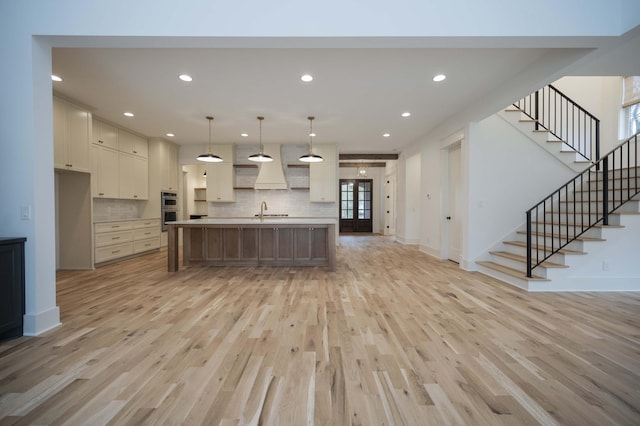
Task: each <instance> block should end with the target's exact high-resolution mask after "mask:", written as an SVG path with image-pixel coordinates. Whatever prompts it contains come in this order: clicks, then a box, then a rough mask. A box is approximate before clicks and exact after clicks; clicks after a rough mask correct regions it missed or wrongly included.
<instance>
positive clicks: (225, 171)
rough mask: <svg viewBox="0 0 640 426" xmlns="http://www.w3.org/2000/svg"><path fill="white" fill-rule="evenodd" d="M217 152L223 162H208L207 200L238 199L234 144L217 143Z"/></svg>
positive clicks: (224, 200)
mask: <svg viewBox="0 0 640 426" xmlns="http://www.w3.org/2000/svg"><path fill="white" fill-rule="evenodd" d="M215 152H216V154H218V155H220V156H221V157H222V158H223V161H222V162H221V163H212V164H207V166H206V170H207V201H210V202H214V203H229V202H233V201H235V200H236V195H235V191H234V190H233V184H234V171H233V145H216V146H215Z"/></svg>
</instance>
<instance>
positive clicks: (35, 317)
mask: <svg viewBox="0 0 640 426" xmlns="http://www.w3.org/2000/svg"><path fill="white" fill-rule="evenodd" d="M23 321H24V324H23V326H22V330H23V334H24V335H25V336H38V335H40V334H42V333H44V332H47V331H49V330H51V329H54V328H56V327H58V326H59V325H61V324H62V323H61V322H60V308H59V307H57V306H55V307H53V308H51V309H49V310H47V311H44V312H40V313H38V314H25V316H24V317H23Z"/></svg>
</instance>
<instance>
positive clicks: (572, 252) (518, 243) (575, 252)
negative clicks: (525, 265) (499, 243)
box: [503, 241, 587, 255]
mask: <svg viewBox="0 0 640 426" xmlns="http://www.w3.org/2000/svg"><path fill="white" fill-rule="evenodd" d="M503 243H504V244H510V245H512V246H518V247H525V248H526V247H527V243H525V242H524V241H503ZM531 248H532V249H534V250H540V251H545V252H551V248H550V247H547V248H544V247H540V248H538V246H537V245H535V244H532V245H531ZM558 253H560V254H569V255H583V254H587V253H586V252H584V251H578V250H569V249H560V250H558Z"/></svg>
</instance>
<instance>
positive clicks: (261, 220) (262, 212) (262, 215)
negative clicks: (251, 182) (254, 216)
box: [260, 201, 268, 222]
mask: <svg viewBox="0 0 640 426" xmlns="http://www.w3.org/2000/svg"><path fill="white" fill-rule="evenodd" d="M265 210H268V209H267V202H266V201H263V202H262V203H261V204H260V222H263V221H264V211H265Z"/></svg>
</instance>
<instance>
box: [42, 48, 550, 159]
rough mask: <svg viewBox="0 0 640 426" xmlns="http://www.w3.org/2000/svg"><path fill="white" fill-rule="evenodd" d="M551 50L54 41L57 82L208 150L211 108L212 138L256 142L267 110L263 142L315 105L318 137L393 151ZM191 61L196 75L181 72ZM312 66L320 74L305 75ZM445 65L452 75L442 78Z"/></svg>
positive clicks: (90, 101)
mask: <svg viewBox="0 0 640 426" xmlns="http://www.w3.org/2000/svg"><path fill="white" fill-rule="evenodd" d="M550 50H552V49H549V48H457V49H442V48H440V49H439V48H386V49H385V48H314V49H303V48H55V49H53V64H52V69H53V73H54V74H56V75H59V76H60V77H62V79H63V81H62V82H54V83H53V87H54V91H55V93H56V94H58V95H61V96H63V97H66V98H69V99H71V100H75V101H77V102H80V103H81V104H83V105H85V106H86V107H88V108H90V110H91V111H92V112H93V114H94V115H95V116H97V117H100V118H103V119H105V120H107V121H110V122H112V123H114V124H117V125H119V126H122V127H125V128H128V129H131V130H133V131H135V132H138V133H140V134H142V135H145V136H148V137H162V138H165V139H168V140H172V141H174V142H175V143H177V144H178V145H185V146H188V145H193V146H201V147H202V151H205V150H206V144H207V139H208V121H207V120H206V118H205V117H206V116H207V115H213V116H214V117H215V120H214V121H213V142H214V144H215V143H252V144H257V143H258V140H259V137H258V133H259V131H258V128H259V124H258V120H257V119H256V117H257V116H259V115H260V116H264V117H265V120H264V122H263V125H262V141H263V143H286V144H289V143H296V144H300V143H307V142H308V140H309V137H308V133H309V121H308V120H307V117H308V116H310V115H312V116H315V117H316V119H315V120H314V123H313V126H314V131H315V133H316V134H317V136H316V137H315V138H314V143H337V144H338V145H339V150H340V152H341V153H366V152H376V153H394V152H400V151H402V150H403V148H404V147H406V146H408V145H410V144H412V143H414V142H416V141H418V140H419V139H420V138H421V137H422V136H423V135H425V134H427V133H428V132H429V131H430V130H431V129H433V128H434V127H435V126H437V125H438V124H439V123H441V122H442V121H444V120H446V119H447V118H448V117H450V116H452V115H454V114H455V113H456V112H457V111H459V110H463V109H465V108H466V106H467V105H469V104H470V103H472V102H478V101H480V100H482V99H483V97H484V96H487V95H488V94H489V93H491V92H493V91H495V90H496V89H497V88H499V87H500V85H501V84H502V83H503V82H505V81H510V80H513V79H514V78H515V76H518V75H519V74H521V73H523V72H524V71H525V70H527V68H528V67H530V66H531V64H533V63H534V62H536V61H538V60H540V58H543V57H544V56H545V55H547V54H548V53H549V52H550ZM554 50H555V51H561V50H562V49H554ZM183 73H186V74H189V75H191V76H192V77H193V81H192V82H190V83H186V82H183V81H181V80H180V79H179V78H178V76H179V75H180V74H183ZM305 73H308V74H311V75H313V77H314V80H313V81H312V82H310V83H304V82H302V81H301V80H300V77H301V75H303V74H305ZM440 73H442V74H446V76H447V78H446V80H444V81H443V82H440V83H436V82H434V81H432V78H433V76H435V75H436V74H440ZM125 111H130V112H133V113H134V114H135V117H133V118H127V117H124V116H123V115H122V114H123V112H125ZM403 112H410V113H411V116H410V117H408V118H403V117H401V114H402V113H403ZM167 133H173V134H175V137H173V138H168V137H167V136H166V134H167ZM241 133H247V134H248V135H249V136H248V137H242V136H240V135H241ZM384 133H389V134H390V136H389V137H383V134H384ZM214 151H215V149H214Z"/></svg>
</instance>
